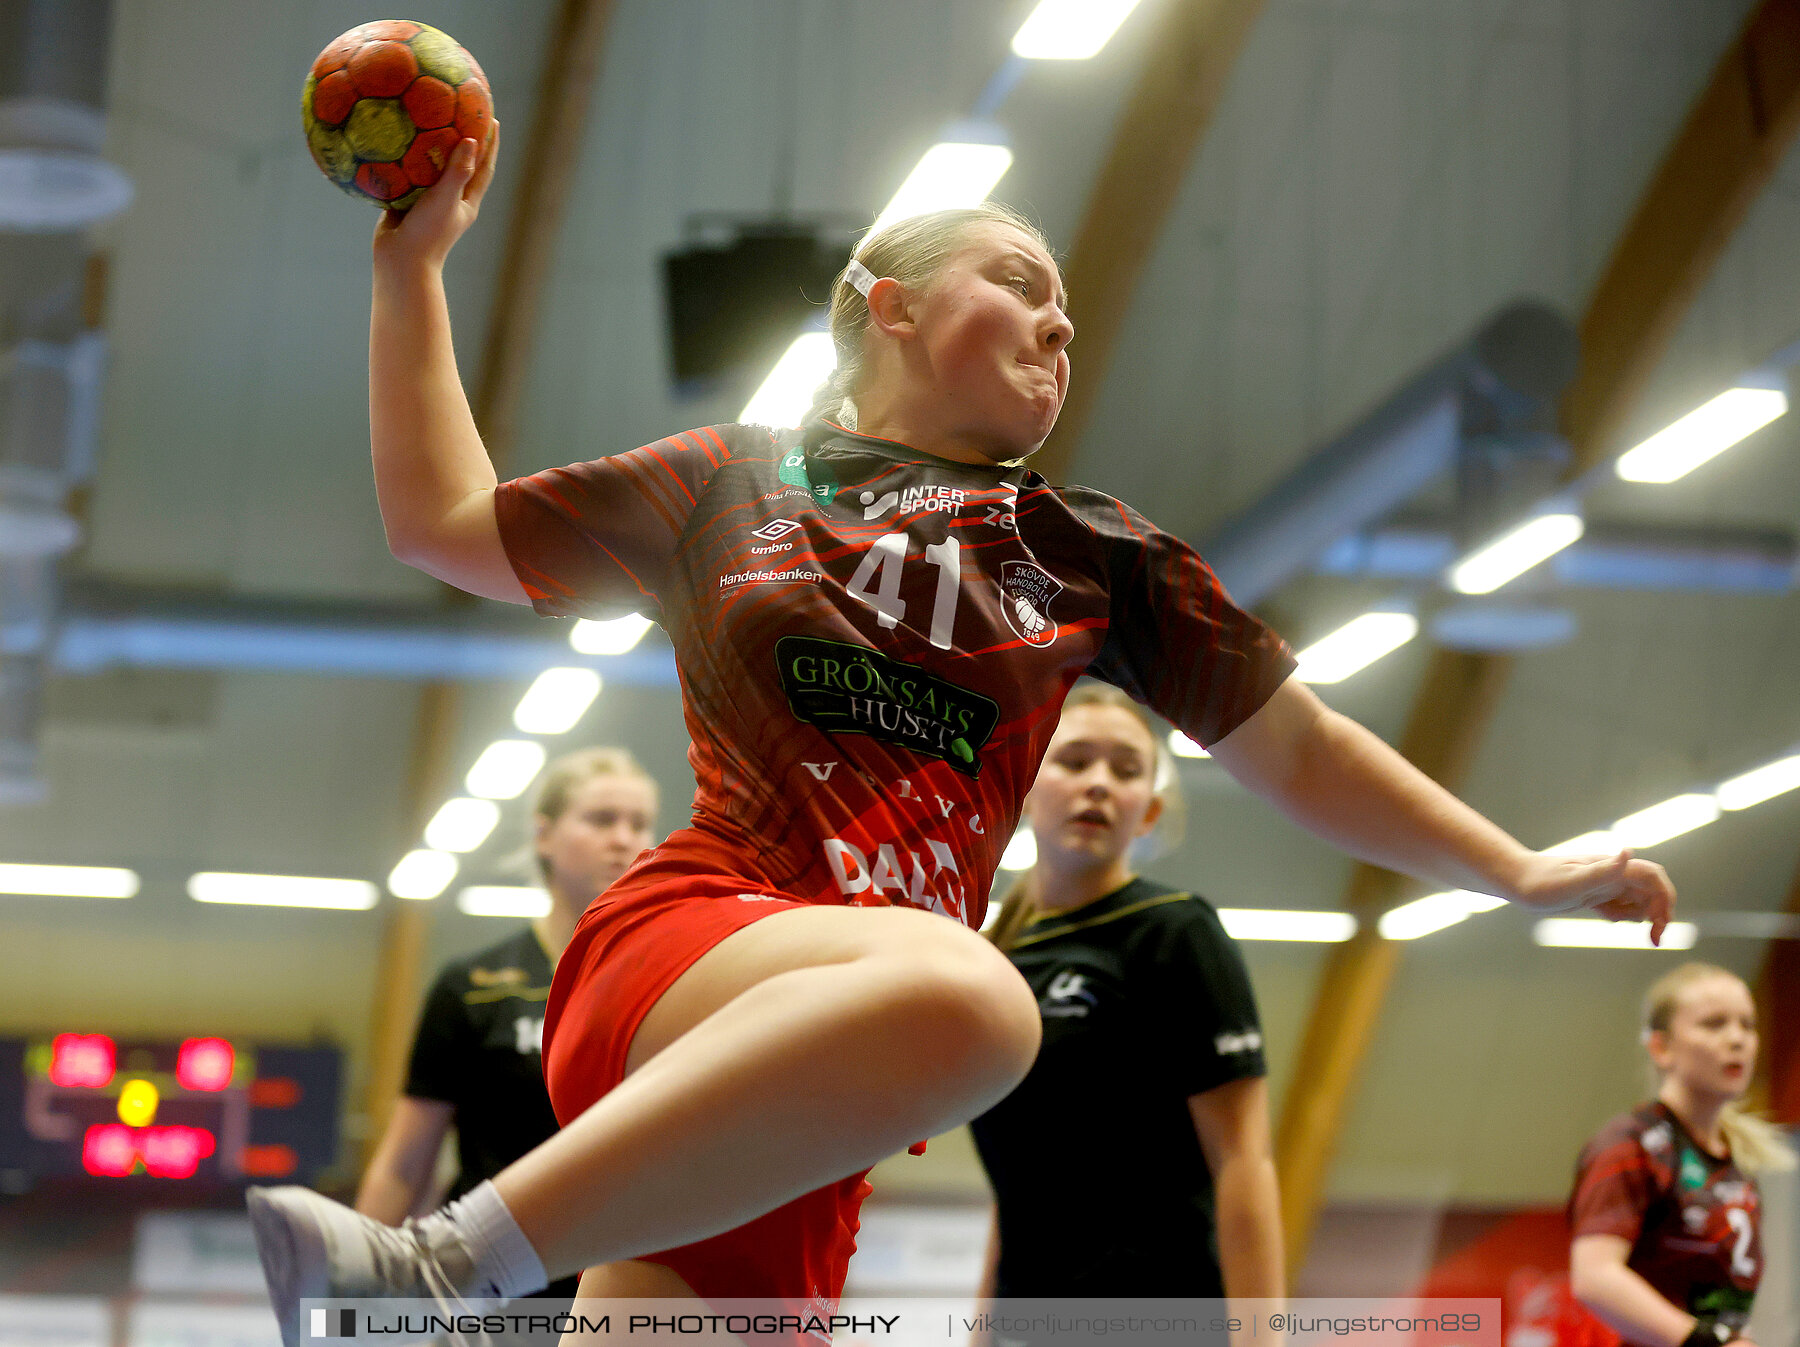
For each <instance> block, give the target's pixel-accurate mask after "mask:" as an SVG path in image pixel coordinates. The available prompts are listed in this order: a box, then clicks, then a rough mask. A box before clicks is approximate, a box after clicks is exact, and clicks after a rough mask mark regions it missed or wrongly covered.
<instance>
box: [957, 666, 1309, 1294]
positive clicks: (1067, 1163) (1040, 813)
mask: <svg viewBox="0 0 1800 1347" xmlns="http://www.w3.org/2000/svg"><path fill="white" fill-rule="evenodd" d="M1176 789H1177V786H1176V783H1175V780H1174V763H1173V761H1172V760H1171V759H1170V757H1169V754H1168V750H1167V749H1166V748H1164V747H1163V745H1162V743H1161V741H1160V738H1159V736H1158V735H1157V734H1156V733H1155V731H1154V730H1153V729H1152V728H1151V726H1150V724H1149V722H1148V721H1147V720H1146V719H1145V717H1144V716H1143V714H1142V713H1141V712H1140V711H1139V710H1138V708H1137V707H1136V705H1135V704H1134V703H1132V702H1131V701H1130V700H1129V699H1128V698H1127V697H1125V696H1124V695H1123V694H1122V693H1120V692H1118V691H1116V690H1115V689H1112V688H1108V687H1106V686H1104V685H1101V684H1088V685H1083V686H1081V687H1078V688H1077V689H1076V690H1075V691H1074V692H1073V693H1072V694H1071V695H1070V697H1069V700H1068V702H1067V703H1066V704H1065V706H1064V710H1063V714H1062V720H1061V722H1060V724H1059V725H1058V726H1057V730H1056V734H1055V736H1054V737H1053V738H1052V739H1051V741H1050V748H1049V751H1048V752H1047V753H1046V754H1045V756H1044V765H1043V767H1042V769H1041V770H1040V771H1039V773H1038V778H1037V782H1036V784H1035V785H1034V786H1033V787H1032V790H1031V794H1030V795H1029V796H1027V798H1026V801H1025V815H1026V818H1027V819H1028V820H1029V821H1030V823H1031V827H1032V831H1033V833H1034V834H1035V835H1036V838H1037V846H1038V859H1037V864H1036V866H1035V867H1034V868H1033V869H1032V870H1031V872H1030V873H1029V874H1028V875H1027V876H1026V877H1025V879H1024V880H1023V881H1022V882H1021V884H1020V885H1019V886H1018V887H1017V888H1015V889H1014V891H1013V893H1012V894H1011V895H1010V896H1009V897H1008V898H1007V900H1006V903H1005V904H1004V905H1003V906H1002V910H1001V914H1000V917H999V919H998V920H997V922H996V923H995V926H994V931H993V938H994V940H995V943H996V944H998V945H999V946H1000V947H1001V948H1002V949H1004V950H1006V951H1007V953H1008V955H1009V957H1010V958H1011V959H1012V961H1013V964H1014V966H1015V967H1017V968H1018V969H1019V971H1020V972H1021V973H1023V974H1024V975H1025V978H1026V980H1027V981H1028V982H1029V983H1030V984H1031V989H1032V991H1033V992H1034V993H1035V994H1036V996H1037V999H1038V1006H1039V1010H1040V1012H1041V1014H1042V1016H1043V1028H1044V1037H1043V1046H1042V1047H1041V1048H1040V1049H1039V1051H1038V1056H1037V1060H1036V1061H1035V1062H1034V1063H1033V1065H1032V1068H1031V1070H1030V1072H1029V1073H1028V1074H1027V1075H1026V1077H1025V1079H1024V1081H1023V1082H1022V1083H1021V1084H1020V1085H1019V1087H1018V1088H1017V1089H1016V1090H1014V1091H1013V1093H1012V1094H1010V1095H1009V1096H1007V1098H1006V1099H1004V1100H1003V1101H1001V1103H999V1104H998V1105H996V1106H995V1107H994V1108H992V1109H990V1110H989V1111H988V1112H987V1113H985V1114H983V1115H982V1116H981V1117H979V1118H977V1119H976V1120H975V1121H974V1122H973V1123H972V1124H971V1125H970V1126H971V1128H972V1130H973V1132H974V1136H975V1143H976V1146H977V1148H978V1149H979V1151H980V1153H981V1160H982V1164H983V1166H984V1167H985V1168H986V1169H987V1172H988V1177H989V1179H990V1181H991V1182H992V1184H993V1186H994V1193H995V1197H996V1212H995V1215H996V1228H995V1232H994V1236H993V1238H992V1239H991V1241H990V1246H989V1250H988V1255H989V1256H988V1268H987V1273H986V1275H985V1277H984V1281H983V1287H982V1291H983V1297H984V1299H986V1298H988V1297H992V1296H998V1297H1001V1298H1006V1297H1012V1296H1053V1295H1074V1296H1124V1295H1131V1296H1222V1295H1225V1294H1227V1293H1229V1294H1231V1295H1233V1296H1243V1297H1275V1296H1279V1295H1281V1294H1282V1243H1281V1216H1280V1204H1279V1196H1278V1193H1277V1190H1276V1182H1275V1166H1274V1161H1273V1158H1272V1155H1271V1152H1270V1146H1269V1108H1268V1088H1267V1083H1266V1081H1265V1079H1264V1075H1265V1068H1264V1065H1263V1054H1262V1029H1261V1025H1260V1023H1259V1021H1258V1017H1257V1012H1256V1001H1255V997H1254V995H1253V994H1252V992H1251V988H1250V979H1249V974H1248V971H1247V970H1246V969H1245V967H1244V961H1243V958H1242V956H1241V955H1240V953H1239V951H1238V949H1237V946H1236V944H1235V942H1233V940H1232V939H1231V937H1230V936H1228V935H1227V934H1226V933H1225V931H1224V928H1223V927H1222V926H1221V925H1220V924H1219V918H1218V914H1217V913H1216V912H1215V911H1214V910H1213V907H1212V905H1211V904H1210V903H1208V902H1207V901H1206V900H1205V899H1203V898H1199V897H1196V896H1194V895H1192V894H1187V893H1182V892H1178V891H1176V890H1173V889H1170V888H1167V887H1166V886H1164V885H1160V884H1155V883H1152V882H1150V881H1149V880H1145V879H1142V878H1139V877H1138V876H1137V875H1136V874H1135V873H1134V870H1133V865H1132V854H1131V853H1132V850H1133V844H1134V843H1136V842H1137V841H1138V840H1139V839H1140V838H1142V837H1144V836H1146V835H1147V834H1149V833H1150V832H1151V830H1152V829H1153V828H1154V827H1155V826H1156V824H1157V822H1158V819H1159V817H1160V816H1161V815H1162V814H1163V811H1164V809H1165V805H1166V803H1167V802H1168V801H1169V799H1170V797H1171V796H1172V795H1173V792H1174V791H1175V790H1176ZM1177 803H1178V801H1177Z"/></svg>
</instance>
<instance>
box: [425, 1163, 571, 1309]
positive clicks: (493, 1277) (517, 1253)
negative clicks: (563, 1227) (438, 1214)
mask: <svg viewBox="0 0 1800 1347" xmlns="http://www.w3.org/2000/svg"><path fill="white" fill-rule="evenodd" d="M444 1215H445V1216H446V1217H448V1218H449V1221H450V1224H451V1225H452V1226H453V1227H454V1228H455V1230H456V1232H457V1234H459V1235H461V1236H462V1238H463V1242H464V1243H465V1244H466V1245H468V1248H469V1253H470V1254H471V1255H472V1256H473V1257H474V1259H475V1282H476V1284H475V1285H474V1286H472V1287H470V1288H468V1289H469V1290H471V1291H473V1292H475V1293H476V1294H478V1295H479V1294H482V1293H484V1292H489V1291H491V1294H493V1295H495V1296H498V1297H499V1298H500V1299H501V1300H514V1299H517V1298H518V1297H519V1296H528V1295H530V1294H532V1292H534V1291H541V1290H543V1289H544V1287H546V1286H547V1285H549V1283H550V1278H549V1276H548V1275H547V1274H546V1273H545V1272H544V1264H543V1262H542V1260H540V1259H539V1258H538V1254H537V1250H536V1249H534V1248H532V1247H531V1241H530V1240H528V1239H526V1238H525V1232H524V1231H523V1230H521V1229H519V1223H518V1222H517V1221H515V1220H513V1214H512V1213H511V1212H510V1211H508V1210H507V1209H506V1203H505V1202H504V1201H502V1200H501V1197H500V1190H499V1189H497V1188H495V1187H494V1185H493V1184H492V1183H482V1184H480V1185H479V1186H478V1187H475V1188H471V1189H470V1190H469V1191H468V1192H467V1193H466V1194H464V1195H463V1196H462V1197H460V1198H458V1199H457V1200H456V1201H454V1202H452V1203H451V1204H450V1205H449V1206H448V1207H446V1208H444Z"/></svg>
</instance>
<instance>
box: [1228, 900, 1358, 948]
mask: <svg viewBox="0 0 1800 1347" xmlns="http://www.w3.org/2000/svg"><path fill="white" fill-rule="evenodd" d="M1219 923H1220V924H1221V925H1222V926H1224V928H1225V934H1227V935H1229V936H1230V937H1231V938H1232V939H1233V940H1304V941H1310V942H1315V943H1318V944H1328V945H1335V944H1338V943H1341V942H1342V941H1345V940H1348V939H1349V938H1350V937H1351V936H1353V935H1355V934H1356V918H1355V917H1353V916H1351V915H1350V914H1349V913H1348V912H1305V911H1284V910H1282V909H1280V908H1270V907H1222V908H1220V909H1219Z"/></svg>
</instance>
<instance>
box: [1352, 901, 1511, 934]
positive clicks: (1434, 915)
mask: <svg viewBox="0 0 1800 1347" xmlns="http://www.w3.org/2000/svg"><path fill="white" fill-rule="evenodd" d="M1504 906H1506V900H1505V899H1504V898H1495V897H1493V896H1492V895H1491V894H1486V893H1474V892H1472V891H1470V890H1468V889H1454V890H1452V891H1451V892H1449V893H1428V894H1426V895H1425V896H1424V897H1423V898H1415V899H1413V901H1412V902H1410V903H1402V904H1401V905H1400V906H1399V907H1396V908H1395V909H1394V910H1393V911H1391V912H1384V913H1383V914H1382V917H1381V921H1380V923H1379V925H1378V927H1377V929H1378V930H1379V931H1380V932H1381V934H1382V936H1383V938H1385V939H1388V940H1417V939H1418V938H1419V937H1420V936H1422V935H1430V934H1431V933H1432V932H1433V931H1441V930H1443V929H1444V928H1445V927H1447V926H1454V925H1456V923H1457V922H1459V921H1464V920H1467V919H1468V918H1469V917H1472V916H1474V915H1475V914H1476V913H1477V912H1492V911H1493V910H1494V909H1495V908H1497V907H1504Z"/></svg>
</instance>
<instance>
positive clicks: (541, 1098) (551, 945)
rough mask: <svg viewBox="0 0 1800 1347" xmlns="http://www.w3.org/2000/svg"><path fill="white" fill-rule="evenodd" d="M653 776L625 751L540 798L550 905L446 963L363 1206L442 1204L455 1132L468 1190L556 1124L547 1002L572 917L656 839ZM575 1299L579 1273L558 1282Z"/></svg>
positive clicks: (547, 775) (394, 1211)
mask: <svg viewBox="0 0 1800 1347" xmlns="http://www.w3.org/2000/svg"><path fill="white" fill-rule="evenodd" d="M656 801H657V790H656V782H655V781H654V780H653V779H652V778H651V777H650V775H649V774H648V773H647V772H645V771H644V769H643V768H642V767H640V766H639V765H638V763H637V761H636V759H634V758H633V757H632V756H631V754H630V753H628V752H627V751H625V750H624V749H621V748H589V749H583V750H581V751H579V752H575V753H569V754H566V755H565V756H563V757H560V758H558V759H556V760H555V761H554V762H552V763H551V764H550V765H549V766H548V767H547V768H546V769H545V771H544V775H543V778H542V780H541V781H540V783H539V785H538V791H537V795H536V798H535V799H534V800H533V803H532V815H531V816H532V839H531V846H532V852H533V856H534V859H535V861H536V867H537V872H538V877H539V879H540V880H541V881H542V883H543V885H544V888H545V890H546V892H548V894H549V895H550V910H549V911H548V912H547V913H545V914H544V915H543V916H541V917H536V918H534V919H533V920H532V922H531V924H530V925H529V926H527V927H526V928H524V929H523V930H520V931H517V932H515V933H514V934H512V935H509V936H508V937H507V938H506V939H504V940H501V941H499V942H497V943H496V944H493V945H490V946H489V947H488V948H486V949H484V950H481V951H480V952H479V953H476V954H473V955H470V956H469V957H467V958H463V959H456V960H453V961H452V962H450V963H448V964H446V965H445V966H444V968H443V970H442V971H441V972H440V973H439V974H438V976H437V979H436V981H435V982H434V983H433V984H432V987H431V991H430V993H429V994H428V995H427V997H426V999H425V1009H424V1012H423V1014H422V1015H421V1016H420V1019H419V1028H418V1033H417V1034H416V1035H415V1037H414V1039H413V1048H412V1057H411V1060H410V1062H409V1064H408V1067H407V1073H406V1085H405V1088H404V1089H403V1091H402V1092H401V1095H400V1098H399V1100H398V1102H396V1103H395V1105H394V1111H393V1113H392V1114H391V1115H390V1116H389V1118H388V1125H387V1129H386V1130H385V1131H384V1132H383V1133H382V1135H381V1141H380V1143H379V1144H378V1145H377V1146H376V1148H375V1154H374V1156H373V1157H372V1158H371V1159H370V1161H369V1167H368V1169H367V1171H365V1172H364V1174H363V1179H362V1184H361V1186H360V1187H359V1188H358V1189H357V1193H356V1209H357V1210H358V1211H360V1212H363V1213H364V1214H365V1215H368V1216H373V1217H374V1218H375V1219H376V1220H378V1221H381V1222H383V1223H384V1224H387V1225H398V1224H400V1222H401V1221H403V1220H405V1219H406V1218H407V1217H408V1216H414V1215H418V1214H420V1213H422V1212H424V1211H428V1210H430V1209H431V1208H432V1207H434V1206H436V1205H437V1202H438V1199H439V1196H440V1195H439V1194H437V1193H436V1192H434V1191H433V1179H434V1176H435V1170H436V1165H437V1158H438V1152H439V1150H440V1148H441V1147H442V1145H443V1141H444V1136H445V1134H446V1133H447V1132H448V1131H449V1130H450V1129H451V1128H452V1127H454V1128H455V1129H456V1154H457V1175H456V1178H455V1180H454V1181H453V1182H452V1184H451V1186H450V1190H449V1193H448V1196H449V1197H451V1198H457V1197H461V1196H462V1195H463V1194H464V1193H466V1192H468V1191H469V1189H471V1188H473V1187H474V1186H475V1185H476V1184H478V1183H481V1182H482V1181H483V1180H485V1179H491V1178H493V1176H494V1175H496V1174H498V1173H499V1172H500V1171H501V1170H502V1169H504V1168H506V1166H507V1165H509V1164H511V1163H512V1162H513V1161H514V1160H516V1159H518V1158H519V1157H520V1156H521V1155H523V1154H525V1152H527V1151H529V1150H530V1149H531V1148H532V1147H533V1146H536V1145H537V1144H538V1143H539V1142H541V1141H543V1140H544V1139H545V1138H546V1137H548V1136H550V1134H551V1133H553V1132H555V1131H556V1115H555V1114H554V1113H552V1112H551V1111H550V1097H549V1095H548V1094H547V1093H545V1090H544V1059H543V1033H544V998H545V997H546V996H548V995H549V992H550V977H551V974H552V972H553V971H554V970H555V967H556V960H557V957H558V956H559V955H560V954H561V953H562V951H563V948H564V946H566V945H567V944H568V943H569V935H570V933H571V932H573V931H574V929H575V922H576V921H577V919H578V918H579V917H580V916H581V914H582V912H583V911H584V910H585V909H586V908H587V905H588V904H589V903H590V902H592V901H593V900H594V898H595V896H596V895H598V894H601V893H604V892H605V891H606V889H607V888H609V887H610V886H611V885H612V883H613V882H614V881H615V880H617V879H618V877H619V876H620V875H622V874H624V873H625V869H626V867H627V866H629V865H630V864H631V862H632V861H634V860H636V859H637V857H638V854H639V853H640V852H642V851H643V850H644V849H645V848H646V847H648V846H650V845H651V843H652V842H653V841H654V840H655V838H654V835H653V833H652V829H653V827H654V825H655V820H656ZM549 1293H550V1294H551V1295H561V1296H572V1295H573V1294H574V1293H575V1282H574V1279H573V1278H568V1279H565V1281H564V1282H563V1283H560V1284H558V1285H555V1286H552V1287H551V1288H550V1292H549Z"/></svg>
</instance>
